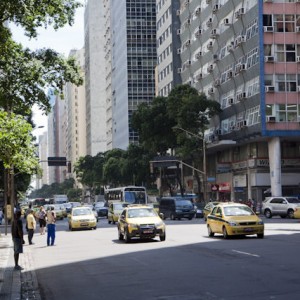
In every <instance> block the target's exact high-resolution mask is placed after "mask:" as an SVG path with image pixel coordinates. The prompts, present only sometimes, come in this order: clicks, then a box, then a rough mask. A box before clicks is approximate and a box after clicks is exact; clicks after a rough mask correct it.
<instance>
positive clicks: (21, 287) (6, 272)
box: [0, 225, 41, 300]
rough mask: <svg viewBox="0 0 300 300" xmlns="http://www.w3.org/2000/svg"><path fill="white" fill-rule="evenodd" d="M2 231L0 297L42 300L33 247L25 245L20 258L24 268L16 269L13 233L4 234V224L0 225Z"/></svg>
mask: <svg viewBox="0 0 300 300" xmlns="http://www.w3.org/2000/svg"><path fill="white" fill-rule="evenodd" d="M0 233H1V235H0V299H1V300H33V299H34V300H41V296H40V293H39V289H38V282H37V278H36V274H35V270H34V268H33V260H32V252H31V248H30V247H26V244H25V245H24V248H23V252H24V253H22V254H20V258H19V264H20V266H22V267H23V268H24V270H22V271H15V270H14V256H13V243H12V238H11V234H10V233H8V234H7V235H5V234H4V226H3V225H0Z"/></svg>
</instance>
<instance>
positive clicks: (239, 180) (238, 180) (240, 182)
mask: <svg viewBox="0 0 300 300" xmlns="http://www.w3.org/2000/svg"><path fill="white" fill-rule="evenodd" d="M233 186H234V187H246V186H247V175H235V176H233Z"/></svg>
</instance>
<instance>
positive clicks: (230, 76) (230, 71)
mask: <svg viewBox="0 0 300 300" xmlns="http://www.w3.org/2000/svg"><path fill="white" fill-rule="evenodd" d="M232 77H233V71H232V70H229V71H227V73H226V79H230V78H232Z"/></svg>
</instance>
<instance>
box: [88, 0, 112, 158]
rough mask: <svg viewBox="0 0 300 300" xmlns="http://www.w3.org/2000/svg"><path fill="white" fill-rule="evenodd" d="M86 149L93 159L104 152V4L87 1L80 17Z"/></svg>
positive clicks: (105, 141)
mask: <svg viewBox="0 0 300 300" xmlns="http://www.w3.org/2000/svg"><path fill="white" fill-rule="evenodd" d="M84 22H85V23H84V34H85V36H84V44H85V89H86V132H87V133H86V147H87V154H89V155H92V156H95V155H96V154H97V153H99V152H105V151H106V144H107V139H106V131H107V130H106V90H105V88H106V80H105V76H104V74H105V52H104V43H105V39H104V30H105V27H104V24H105V18H104V5H103V1H100V0H89V1H88V2H87V5H86V8H85V16H84Z"/></svg>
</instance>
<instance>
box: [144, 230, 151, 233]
mask: <svg viewBox="0 0 300 300" xmlns="http://www.w3.org/2000/svg"><path fill="white" fill-rule="evenodd" d="M143 233H153V230H144V231H143Z"/></svg>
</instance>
